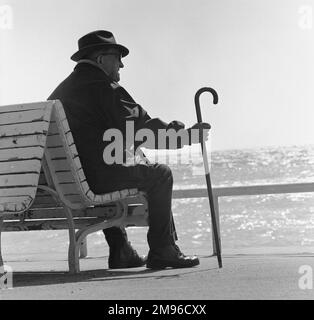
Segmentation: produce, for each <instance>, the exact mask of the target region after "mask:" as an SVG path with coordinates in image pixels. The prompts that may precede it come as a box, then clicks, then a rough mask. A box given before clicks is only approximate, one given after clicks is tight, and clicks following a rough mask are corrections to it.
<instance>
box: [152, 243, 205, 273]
mask: <svg viewBox="0 0 314 320" xmlns="http://www.w3.org/2000/svg"><path fill="white" fill-rule="evenodd" d="M198 264H200V261H199V259H198V258H197V257H196V256H186V255H184V254H183V253H182V252H181V251H180V249H179V247H178V246H177V245H169V246H166V247H163V248H157V249H153V250H150V251H149V253H148V258H147V264H146V266H147V268H150V269H165V268H191V267H194V266H197V265H198Z"/></svg>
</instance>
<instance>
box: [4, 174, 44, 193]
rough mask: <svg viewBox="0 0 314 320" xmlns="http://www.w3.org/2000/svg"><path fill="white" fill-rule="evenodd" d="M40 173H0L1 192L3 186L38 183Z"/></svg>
mask: <svg viewBox="0 0 314 320" xmlns="http://www.w3.org/2000/svg"><path fill="white" fill-rule="evenodd" d="M38 178H39V174H38V173H22V174H12V175H0V194H1V187H11V186H34V187H36V186H37V185H38Z"/></svg>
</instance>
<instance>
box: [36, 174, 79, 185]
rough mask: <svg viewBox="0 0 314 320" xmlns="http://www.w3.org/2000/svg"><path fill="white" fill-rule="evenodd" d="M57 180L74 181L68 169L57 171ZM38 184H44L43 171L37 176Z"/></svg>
mask: <svg viewBox="0 0 314 320" xmlns="http://www.w3.org/2000/svg"><path fill="white" fill-rule="evenodd" d="M58 181H59V182H60V183H75V181H74V178H73V175H72V173H71V172H70V171H68V172H59V173H58ZM39 184H40V185H46V184H47V182H46V178H45V175H44V174H43V173H41V174H40V176H39Z"/></svg>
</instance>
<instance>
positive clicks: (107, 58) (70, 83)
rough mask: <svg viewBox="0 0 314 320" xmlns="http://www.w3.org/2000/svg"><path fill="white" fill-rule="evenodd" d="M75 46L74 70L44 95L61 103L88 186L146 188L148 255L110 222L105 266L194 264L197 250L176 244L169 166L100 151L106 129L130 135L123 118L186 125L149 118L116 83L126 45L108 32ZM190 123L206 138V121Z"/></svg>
mask: <svg viewBox="0 0 314 320" xmlns="http://www.w3.org/2000/svg"><path fill="white" fill-rule="evenodd" d="M78 47H79V50H78V51H77V52H76V53H75V54H73V55H72V57H71V59H72V60H74V61H76V62H77V65H76V66H75V68H74V71H73V72H72V73H71V74H70V75H69V76H68V77H67V78H66V79H65V80H64V81H63V82H62V83H61V84H60V85H59V86H58V87H57V88H56V89H55V90H54V92H53V93H52V94H51V95H50V97H49V98H48V99H49V100H54V99H59V100H60V101H61V102H62V104H63V106H64V109H65V112H66V116H67V119H68V122H69V125H70V128H71V131H72V134H73V138H74V142H75V144H76V146H77V149H78V153H79V156H80V160H81V163H82V166H83V169H84V172H85V175H86V178H87V181H88V183H89V186H90V188H91V190H92V191H93V192H94V193H95V194H104V193H108V192H113V191H118V190H122V189H129V188H137V189H138V190H139V191H144V192H145V193H146V194H147V200H148V210H149V221H148V224H149V230H148V233H147V240H148V245H149V249H150V250H149V253H148V256H147V257H146V256H139V255H138V254H137V252H136V251H135V250H134V249H133V248H132V246H131V244H130V243H129V242H128V239H127V235H126V232H125V230H124V229H123V228H117V227H113V228H108V229H105V230H103V231H104V234H105V237H106V240H107V242H108V245H109V261H108V264H109V268H111V269H116V268H131V267H139V266H143V265H145V264H146V266H147V268H151V269H162V268H166V267H172V268H184V267H193V266H196V265H198V264H199V259H198V258H197V257H196V256H185V255H184V254H183V253H182V252H181V251H180V249H179V248H178V246H177V245H176V244H175V241H176V240H177V235H176V231H175V227H174V221H173V216H172V211H171V198H172V185H173V177H172V172H171V170H170V168H169V167H168V166H166V165H163V164H149V163H147V162H145V163H141V164H133V165H125V164H124V163H123V164H117V163H113V164H108V162H106V161H105V160H106V159H104V157H103V155H104V149H105V148H106V146H108V144H109V142H108V141H103V137H104V132H106V130H108V129H112V128H115V129H118V130H120V132H122V134H123V138H124V141H125V140H126V139H128V137H126V121H133V123H134V128H135V132H137V130H139V129H143V128H145V129H150V130H152V131H153V132H154V134H155V136H156V137H157V131H158V130H159V129H167V130H168V129H174V130H175V131H178V130H180V129H184V124H183V123H181V122H179V121H172V122H171V123H169V124H168V123H165V122H163V121H162V120H160V119H158V118H155V119H151V118H150V116H149V115H148V114H147V112H146V111H145V110H144V109H143V108H142V107H141V106H140V105H138V104H136V103H135V101H134V100H133V99H132V97H131V96H130V95H129V94H128V92H127V91H126V90H125V89H124V88H122V87H121V86H120V85H119V84H118V82H119V80H120V75H119V69H120V68H123V66H124V65H123V63H122V61H121V58H122V57H125V56H126V55H127V54H128V53H129V50H128V49H127V48H126V47H124V46H122V45H120V44H117V43H116V41H115V38H114V36H113V34H112V33H111V32H108V31H102V30H100V31H94V32H91V33H89V34H87V35H85V36H83V37H82V38H80V39H79V41H78ZM192 128H197V129H201V131H202V134H203V135H204V139H207V136H208V131H209V129H210V125H209V124H207V123H202V124H197V125H195V126H193V127H192ZM190 132H191V131H189V133H190ZM190 141H191V139H190V140H189V142H188V143H190ZM181 146H182V145H179V146H178V147H181ZM155 147H156V146H155ZM156 148H157V147H156Z"/></svg>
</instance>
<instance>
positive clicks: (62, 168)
mask: <svg viewBox="0 0 314 320" xmlns="http://www.w3.org/2000/svg"><path fill="white" fill-rule="evenodd" d="M43 159H44V160H45V164H47V165H45V166H43V168H44V170H45V176H46V178H48V184H49V185H50V186H51V187H53V188H54V189H56V190H57V192H58V196H59V197H60V198H61V201H62V202H63V204H65V205H67V206H68V207H70V208H71V209H84V208H88V207H90V206H102V205H104V204H108V203H111V202H115V201H117V200H123V199H125V198H129V197H132V196H134V197H138V196H141V195H140V194H139V193H138V190H137V189H126V190H121V191H115V192H111V193H107V194H102V195H96V194H94V193H93V192H92V191H91V190H90V188H89V185H88V183H87V181H86V177H85V174H84V171H83V169H82V165H81V162H80V159H79V156H78V152H77V149H76V146H75V143H74V140H73V136H72V133H71V131H70V128H69V125H68V121H67V119H66V115H65V112H64V109H63V106H62V104H61V102H60V101H58V100H54V101H45V102H38V103H29V104H23V105H10V106H3V107H0V214H1V213H2V214H3V213H20V212H23V211H25V210H27V209H29V207H30V206H31V204H32V203H33V201H34V199H35V195H36V190H37V186H38V183H40V181H39V178H40V172H41V165H42V164H43ZM104 183H106V181H104Z"/></svg>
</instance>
